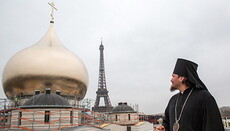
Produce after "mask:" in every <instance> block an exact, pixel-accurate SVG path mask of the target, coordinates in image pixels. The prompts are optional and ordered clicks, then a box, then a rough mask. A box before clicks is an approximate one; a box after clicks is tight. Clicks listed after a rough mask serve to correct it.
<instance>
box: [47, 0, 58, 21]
mask: <svg viewBox="0 0 230 131" xmlns="http://www.w3.org/2000/svg"><path fill="white" fill-rule="evenodd" d="M48 4H49V5H50V6H51V7H52V11H51V14H50V16H51V21H52V22H53V20H54V16H53V13H54V12H53V11H54V9H55V10H57V8H56V7H55V5H54V3H53V2H52V3H49V2H48Z"/></svg>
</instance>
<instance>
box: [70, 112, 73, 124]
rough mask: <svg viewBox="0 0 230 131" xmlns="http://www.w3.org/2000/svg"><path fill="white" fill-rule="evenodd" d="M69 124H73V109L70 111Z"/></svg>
mask: <svg viewBox="0 0 230 131" xmlns="http://www.w3.org/2000/svg"><path fill="white" fill-rule="evenodd" d="M70 124H73V111H70Z"/></svg>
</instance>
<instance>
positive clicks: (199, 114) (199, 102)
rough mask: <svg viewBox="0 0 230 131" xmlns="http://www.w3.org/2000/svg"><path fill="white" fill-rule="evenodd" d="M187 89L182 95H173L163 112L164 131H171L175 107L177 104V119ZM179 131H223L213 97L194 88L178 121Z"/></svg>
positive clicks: (207, 92)
mask: <svg viewBox="0 0 230 131" xmlns="http://www.w3.org/2000/svg"><path fill="white" fill-rule="evenodd" d="M191 89H192V88H188V89H187V90H185V91H184V92H183V94H182V93H177V94H176V95H174V96H173V97H172V98H171V99H170V101H169V103H168V106H167V108H166V110H165V119H164V122H163V125H164V126H165V128H166V131H173V129H172V127H173V124H174V123H175V105H176V101H177V97H178V104H177V118H178V117H179V114H180V112H181V109H182V106H183V104H184V102H185V99H186V97H187V96H188V94H189V92H190V90H191ZM179 124H180V128H179V131H224V127H223V123H222V120H221V116H220V112H219V109H218V106H217V104H216V101H215V99H214V97H213V96H212V95H211V94H210V93H209V91H207V90H202V89H198V88H194V89H193V91H192V93H191V95H190V97H189V98H188V100H187V103H186V104H185V107H184V110H183V112H182V115H181V119H180V121H179Z"/></svg>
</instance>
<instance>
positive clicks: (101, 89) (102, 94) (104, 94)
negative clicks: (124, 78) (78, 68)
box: [92, 41, 113, 113]
mask: <svg viewBox="0 0 230 131" xmlns="http://www.w3.org/2000/svg"><path fill="white" fill-rule="evenodd" d="M99 50H100V66H99V79H98V90H97V92H96V93H97V97H96V101H95V104H94V107H93V108H92V110H93V111H94V112H102V113H105V112H111V111H112V109H113V106H112V104H111V102H110V100H109V95H108V90H107V87H106V81H105V66H104V54H103V51H104V46H103V45H102V41H101V45H100V47H99ZM101 98H104V103H105V105H104V106H99V104H100V99H101Z"/></svg>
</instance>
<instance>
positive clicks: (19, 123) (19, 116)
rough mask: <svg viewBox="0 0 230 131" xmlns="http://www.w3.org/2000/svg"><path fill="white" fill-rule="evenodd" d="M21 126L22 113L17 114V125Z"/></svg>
mask: <svg viewBox="0 0 230 131" xmlns="http://www.w3.org/2000/svg"><path fill="white" fill-rule="evenodd" d="M21 124H22V112H18V125H21Z"/></svg>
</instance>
